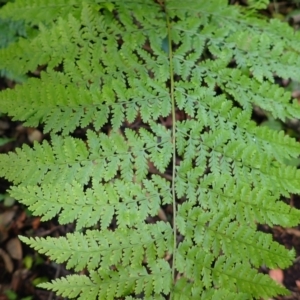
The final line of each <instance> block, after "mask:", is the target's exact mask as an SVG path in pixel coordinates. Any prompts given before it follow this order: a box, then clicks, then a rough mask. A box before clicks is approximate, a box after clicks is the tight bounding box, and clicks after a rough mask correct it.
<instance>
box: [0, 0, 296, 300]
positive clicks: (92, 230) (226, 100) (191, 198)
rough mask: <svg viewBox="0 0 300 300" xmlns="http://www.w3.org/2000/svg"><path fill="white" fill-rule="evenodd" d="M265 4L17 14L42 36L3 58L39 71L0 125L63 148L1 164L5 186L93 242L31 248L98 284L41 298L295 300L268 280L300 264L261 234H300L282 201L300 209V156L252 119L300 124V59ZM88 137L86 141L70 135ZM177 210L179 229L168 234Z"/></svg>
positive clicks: (139, 4)
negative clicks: (299, 98) (12, 124)
mask: <svg viewBox="0 0 300 300" xmlns="http://www.w3.org/2000/svg"><path fill="white" fill-rule="evenodd" d="M265 4H266V1H265V0H261V1H259V2H256V3H254V2H253V1H251V3H250V6H249V7H245V8H241V7H239V6H230V5H228V4H227V1H224V0H214V1H192V0H186V1H184V2H180V1H177V0H167V1H152V0H151V1H150V0H149V1H140V0H124V1H113V0H108V1H107V0H103V1H102V0H98V1H90V0H89V1H87V0H84V1H79V0H72V1H71V0H64V1H59V2H58V1H54V2H53V1H52V2H51V3H50V2H49V1H48V0H30V1H27V2H26V4H24V2H23V1H21V0H17V1H15V2H14V3H11V4H9V5H7V6H6V7H5V8H4V9H3V10H1V11H0V17H1V18H4V17H5V18H13V16H14V18H16V19H21V20H23V21H24V22H25V23H26V24H31V25H38V33H37V34H36V35H35V36H32V37H29V38H28V39H25V38H23V39H20V40H18V41H17V42H16V43H13V44H11V45H10V46H8V47H7V48H5V49H0V68H4V69H8V70H11V71H12V72H13V73H14V74H19V75H24V74H27V73H28V72H30V71H35V70H36V69H37V68H38V67H39V66H40V68H41V69H42V71H41V73H40V75H39V76H37V77H36V78H30V79H29V80H28V81H27V82H26V83H25V84H23V85H19V86H16V88H15V89H13V90H5V91H2V92H1V94H0V97H1V111H2V112H4V113H7V114H8V115H10V116H12V117H13V118H14V119H15V120H21V121H24V122H25V124H26V125H29V126H37V125H38V124H44V126H45V127H44V130H45V132H51V142H47V141H44V142H43V143H42V144H37V143H36V144H34V145H33V147H32V148H30V147H29V146H23V147H22V148H21V149H17V150H16V152H15V153H9V154H8V155H1V156H0V176H2V177H5V178H6V179H8V180H10V181H12V182H13V183H14V186H12V187H11V189H10V193H11V195H12V196H13V197H15V198H17V199H18V200H19V201H20V202H21V203H23V204H25V205H26V206H28V207H29V209H30V210H32V211H33V214H34V215H39V216H41V217H42V220H49V219H51V218H53V217H57V218H58V221H59V223H60V224H67V223H70V222H75V223H76V229H77V230H80V232H78V231H75V232H74V233H69V234H67V236H66V237H61V238H58V239H54V238H25V237H22V238H21V239H22V240H23V242H25V243H27V244H28V245H30V246H31V247H33V248H35V249H36V250H37V251H39V252H40V253H43V254H46V255H48V256H50V258H52V259H53V260H56V261H57V262H59V263H66V264H67V267H68V268H73V269H74V270H75V271H83V270H86V271H83V272H86V275H80V276H79V275H76V274H74V275H72V276H68V277H66V278H62V279H57V280H55V281H52V282H51V283H45V284H42V285H41V286H42V287H44V288H47V289H51V290H54V291H56V292H57V293H58V294H59V295H62V296H63V297H70V298H74V297H78V298H79V299H91V300H93V299H115V298H122V299H123V298H124V299H127V300H130V299H137V298H139V297H142V298H143V299H146V300H148V299H149V300H150V299H165V297H170V299H174V300H175V299H176V300H177V299H182V300H183V299H186V300H189V299H197V300H198V299H207V300H211V299H217V300H219V299H226V300H228V299H234V300H236V299H243V300H244V299H259V298H261V297H271V296H273V295H276V294H284V293H286V290H285V289H284V288H283V287H280V286H278V285H277V284H276V283H274V282H273V281H272V280H271V279H270V278H268V277H267V276H265V275H263V274H259V273H258V271H257V268H259V267H260V266H261V265H265V266H267V267H270V268H276V267H280V268H284V267H287V266H288V265H289V264H290V263H291V262H292V261H293V257H294V251H293V250H290V251H287V250H286V249H285V248H284V247H283V246H279V245H278V244H277V243H275V242H274V241H272V239H271V237H270V236H269V235H266V234H263V233H260V232H257V231H256V226H257V224H258V223H264V224H268V225H269V226H273V225H281V226H287V227H290V226H295V225H297V224H298V223H299V219H300V212H299V211H298V210H296V209H294V208H291V207H290V206H288V205H286V204H284V203H283V202H282V201H281V198H282V197H289V196H290V194H291V193H295V194H300V188H299V180H300V171H299V170H297V168H296V167H292V166H289V165H288V163H287V162H288V161H289V160H290V159H293V158H297V157H299V155H300V146H299V142H297V141H295V140H294V139H293V138H290V137H288V136H285V134H284V132H275V131H272V130H270V129H268V128H266V127H259V126H258V125H257V124H256V123H255V122H254V121H253V120H252V112H253V107H256V106H258V107H260V108H261V109H262V110H264V111H265V112H267V113H268V114H270V115H271V116H273V117H274V118H278V119H280V120H282V121H285V120H286V119H289V118H299V117H300V108H299V104H298V103H297V102H296V101H295V100H293V99H292V97H291V94H290V93H289V92H286V91H285V90H284V89H283V88H281V87H279V86H277V85H276V84H274V77H275V76H279V77H283V78H294V79H299V65H300V53H299V46H300V45H299V39H298V38H299V33H295V32H293V31H292V30H291V29H289V27H288V26H287V25H285V24H283V23H280V24H279V23H278V22H277V21H273V20H272V21H270V22H267V21H266V20H263V19H262V18H258V17H257V9H259V8H261V7H262V6H264V5H265ZM20 9H24V11H26V15H25V16H24V14H22V15H23V16H21V14H20ZM36 13H37V15H36V16H35V17H33V15H35V14H36ZM170 120H172V123H170ZM78 127H80V128H84V129H85V130H84V132H86V135H85V136H84V137H82V139H78V138H73V137H71V135H70V134H71V133H72V132H73V131H74V130H75V129H76V128H78ZM137 127H138V128H137ZM170 204H172V208H173V211H172V212H173V220H168V221H173V224H172V225H173V226H171V225H170V224H169V223H168V222H166V223H163V222H156V219H155V217H156V216H157V214H158V211H159V210H160V209H161V207H162V206H164V205H167V207H168V205H170ZM149 217H151V218H149ZM152 222H153V223H155V224H150V223H152ZM170 255H173V258H172V263H169V262H168V260H169V256H170Z"/></svg>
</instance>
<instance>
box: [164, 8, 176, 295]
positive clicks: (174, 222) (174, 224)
mask: <svg viewBox="0 0 300 300" xmlns="http://www.w3.org/2000/svg"><path fill="white" fill-rule="evenodd" d="M166 18H167V26H168V44H169V64H170V66H169V68H170V96H171V101H172V145H173V149H172V150H173V163H172V198H173V240H174V241H173V243H174V244H173V258H172V278H173V283H174V284H175V276H176V274H175V262H176V247H177V230H176V191H175V178H176V107H175V99H174V70H173V51H172V39H171V22H170V18H169V16H168V14H167V13H166ZM170 299H172V293H171V295H170Z"/></svg>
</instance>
